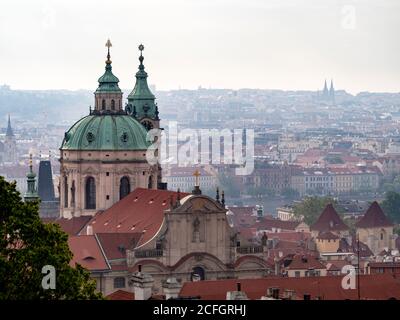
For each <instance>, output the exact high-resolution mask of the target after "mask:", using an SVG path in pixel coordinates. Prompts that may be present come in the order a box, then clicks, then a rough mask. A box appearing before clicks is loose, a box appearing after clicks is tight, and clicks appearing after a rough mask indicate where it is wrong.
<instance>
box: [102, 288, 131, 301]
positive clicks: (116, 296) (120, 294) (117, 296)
mask: <svg viewBox="0 0 400 320" xmlns="http://www.w3.org/2000/svg"><path fill="white" fill-rule="evenodd" d="M106 298H107V299H108V300H135V294H134V293H133V292H128V291H125V290H117V291H114V292H113V293H111V294H109V295H108V296H106Z"/></svg>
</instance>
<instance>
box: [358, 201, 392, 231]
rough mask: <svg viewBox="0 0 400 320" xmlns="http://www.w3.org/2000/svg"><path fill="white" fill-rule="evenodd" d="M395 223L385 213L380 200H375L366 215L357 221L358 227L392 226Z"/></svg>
mask: <svg viewBox="0 0 400 320" xmlns="http://www.w3.org/2000/svg"><path fill="white" fill-rule="evenodd" d="M392 226H393V224H392V223H391V222H390V221H389V219H388V218H387V217H386V216H385V214H384V213H383V210H382V209H381V207H380V206H379V204H378V202H376V201H374V202H373V203H372V204H371V206H370V207H369V208H368V210H367V212H366V213H365V214H364V216H363V217H362V218H361V219H360V221H358V222H357V224H356V227H357V228H378V227H392Z"/></svg>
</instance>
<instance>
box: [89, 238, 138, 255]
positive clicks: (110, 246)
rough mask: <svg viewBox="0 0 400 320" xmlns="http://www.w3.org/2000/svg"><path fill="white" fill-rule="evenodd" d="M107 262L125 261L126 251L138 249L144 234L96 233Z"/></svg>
mask: <svg viewBox="0 0 400 320" xmlns="http://www.w3.org/2000/svg"><path fill="white" fill-rule="evenodd" d="M96 236H97V238H98V240H99V242H100V245H101V247H102V248H103V251H104V253H105V255H106V257H107V260H115V259H125V258H126V250H127V249H130V250H132V249H133V248H135V247H136V245H137V243H138V242H139V240H140V238H141V236H142V233H138V232H132V233H118V232H115V233H96Z"/></svg>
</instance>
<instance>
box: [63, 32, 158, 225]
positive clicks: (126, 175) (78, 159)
mask: <svg viewBox="0 0 400 320" xmlns="http://www.w3.org/2000/svg"><path fill="white" fill-rule="evenodd" d="M106 46H107V47H108V53H107V60H106V66H105V72H104V74H103V75H102V76H101V77H100V78H99V79H98V83H99V85H98V88H97V90H96V91H95V92H94V106H95V107H94V109H93V110H92V109H91V108H90V112H89V115H87V116H86V117H84V118H82V119H80V120H79V121H77V122H76V123H75V124H74V125H73V126H72V127H71V128H70V129H69V130H68V131H67V132H66V133H65V136H64V140H63V142H62V145H61V147H60V188H59V189H60V215H61V217H65V218H71V217H74V216H77V217H78V216H83V215H89V216H92V215H94V214H95V213H96V212H98V211H102V210H106V209H108V208H109V207H111V206H112V205H113V204H114V203H116V202H118V201H119V200H121V199H122V198H123V197H125V196H126V195H128V194H129V193H130V192H131V191H132V190H134V189H135V188H137V187H141V188H148V189H157V187H158V182H160V181H161V168H160V166H158V165H151V164H149V163H148V161H147V160H146V151H147V148H148V146H149V145H150V143H151V141H149V139H148V137H147V132H148V130H150V129H153V128H159V121H160V119H159V117H158V107H157V104H156V103H155V97H154V95H153V94H152V93H151V91H150V89H149V87H148V84H147V73H146V72H145V71H144V65H143V60H144V58H143V55H142V51H143V49H144V47H143V46H142V45H140V46H139V49H140V52H141V54H140V57H139V62H140V65H139V70H138V72H137V73H136V84H135V87H134V89H133V90H132V92H131V93H130V94H129V96H128V104H127V105H126V106H125V107H123V97H122V91H121V89H120V88H119V86H118V82H119V79H118V78H117V77H116V76H115V75H114V74H113V72H112V61H111V58H110V47H111V46H112V45H111V42H110V41H109V40H108V41H107V43H106Z"/></svg>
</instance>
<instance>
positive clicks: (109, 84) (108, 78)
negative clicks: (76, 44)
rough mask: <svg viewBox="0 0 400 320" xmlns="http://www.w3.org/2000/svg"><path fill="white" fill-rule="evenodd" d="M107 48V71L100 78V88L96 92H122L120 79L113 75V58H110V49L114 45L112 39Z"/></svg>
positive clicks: (107, 43)
mask: <svg viewBox="0 0 400 320" xmlns="http://www.w3.org/2000/svg"><path fill="white" fill-rule="evenodd" d="M106 47H107V60H106V71H105V72H104V74H103V75H102V76H101V77H100V78H99V80H98V81H99V87H98V88H97V90H96V92H121V89H120V88H119V87H118V82H119V79H118V78H117V77H116V76H115V75H114V74H113V73H112V67H111V63H112V61H111V56H110V47H112V43H111V41H110V39H108V40H107V42H106Z"/></svg>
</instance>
